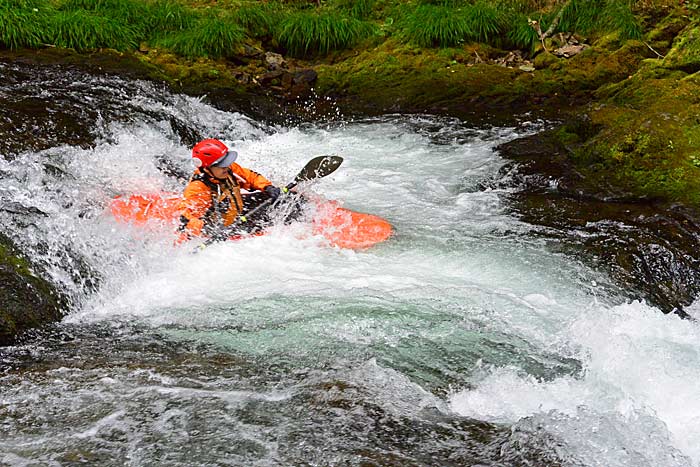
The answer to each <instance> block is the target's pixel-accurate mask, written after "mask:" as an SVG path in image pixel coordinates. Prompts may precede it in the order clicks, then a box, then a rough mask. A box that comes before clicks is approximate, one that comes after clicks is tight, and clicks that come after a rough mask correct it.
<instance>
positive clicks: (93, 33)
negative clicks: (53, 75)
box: [43, 11, 138, 52]
mask: <svg viewBox="0 0 700 467" xmlns="http://www.w3.org/2000/svg"><path fill="white" fill-rule="evenodd" d="M43 37H44V40H45V41H46V43H49V44H54V45H56V46H58V47H64V48H70V49H75V50H77V51H80V52H84V51H89V50H94V49H99V48H107V47H108V48H113V49H117V50H133V49H134V48H136V47H137V46H138V32H137V31H136V30H135V29H134V28H133V27H131V26H127V25H124V24H122V23H120V22H119V21H116V20H114V19H111V18H106V17H103V16H96V15H92V14H90V13H89V12H86V11H67V12H66V11H61V12H57V13H56V14H55V15H54V16H53V18H52V21H51V23H50V24H49V27H48V28H47V30H46V31H45V32H44V33H43Z"/></svg>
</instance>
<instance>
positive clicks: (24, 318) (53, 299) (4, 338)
mask: <svg viewBox="0 0 700 467" xmlns="http://www.w3.org/2000/svg"><path fill="white" fill-rule="evenodd" d="M63 302H64V300H63V299H62V297H61V295H60V294H59V293H58V292H57V291H56V290H55V289H54V288H53V286H52V285H51V284H50V283H48V282H47V281H46V280H44V279H42V278H40V277H38V276H37V275H36V274H35V273H34V272H33V270H32V267H31V265H30V264H29V262H28V261H27V260H26V259H24V258H23V257H22V256H21V255H19V253H18V252H17V250H16V249H15V247H14V246H13V245H12V242H11V241H10V240H9V239H8V238H7V237H5V236H4V235H2V234H0V345H8V344H11V343H12V342H14V341H15V339H16V337H17V336H18V335H20V334H21V333H22V332H24V331H26V330H28V329H31V328H37V327H40V326H43V325H46V324H49V323H51V322H55V321H58V320H60V319H61V316H62V312H61V310H62V306H63Z"/></svg>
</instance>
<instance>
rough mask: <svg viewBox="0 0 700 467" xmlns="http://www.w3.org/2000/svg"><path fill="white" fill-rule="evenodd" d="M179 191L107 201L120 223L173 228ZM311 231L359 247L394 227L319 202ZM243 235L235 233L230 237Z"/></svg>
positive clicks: (376, 218) (176, 221) (385, 236)
mask: <svg viewBox="0 0 700 467" xmlns="http://www.w3.org/2000/svg"><path fill="white" fill-rule="evenodd" d="M179 202H180V195H179V194H178V193H166V192H164V193H142V194H133V195H125V196H117V197H116V198H113V199H112V200H111V201H110V203H109V211H110V213H111V214H112V216H113V217H114V218H115V219H116V220H117V221H118V222H120V223H123V224H130V225H135V226H138V227H143V228H148V227H157V226H161V227H164V226H165V227H167V226H172V228H173V229H174V228H175V227H176V226H177V225H178V224H179V221H180V211H179V210H178V203H179ZM312 225H313V233H314V234H315V235H322V236H323V237H325V238H326V239H327V240H328V242H329V243H330V244H331V245H333V246H337V247H339V248H349V249H354V250H360V249H365V248H369V247H371V246H373V245H376V244H377V243H380V242H383V241H385V240H386V239H388V238H389V237H390V236H391V235H392V233H393V227H392V226H391V224H390V223H389V222H387V221H386V220H385V219H382V218H381V217H379V216H375V215H373V214H366V213H363V212H357V211H351V210H350V209H345V208H343V207H340V206H339V205H338V203H336V202H333V201H323V202H319V203H318V207H317V209H316V214H315V215H314V218H313V219H312ZM239 238H244V236H237V237H234V238H233V239H239Z"/></svg>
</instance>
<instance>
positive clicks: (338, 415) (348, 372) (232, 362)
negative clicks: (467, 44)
mask: <svg viewBox="0 0 700 467" xmlns="http://www.w3.org/2000/svg"><path fill="white" fill-rule="evenodd" d="M36 79H37V80H39V82H38V83H37V82H36V81H35V82H34V84H33V87H30V86H29V84H27V83H26V82H24V83H22V82H17V83H14V84H13V85H12V86H14V87H11V88H9V87H6V88H4V89H3V92H6V93H10V92H12V93H25V94H26V95H34V94H36V95H37V96H41V95H42V93H43V96H44V98H47V99H48V98H55V99H57V102H60V101H61V99H68V98H70V99H71V101H72V102H81V101H82V102H93V101H94V102H93V104H94V106H96V108H97V109H98V110H100V109H102V110H101V111H99V112H98V117H99V118H95V119H94V120H93V121H92V125H91V127H90V128H89V132H90V133H91V134H92V135H94V136H95V138H96V140H95V143H94V144H92V145H84V144H82V145H77V144H71V143H70V142H69V143H56V144H55V145H52V146H51V147H49V148H47V149H44V150H41V151H38V152H21V151H20V152H19V153H18V154H17V155H16V156H13V157H14V158H13V160H11V161H5V160H0V172H1V173H2V184H1V185H0V200H1V201H2V203H3V204H2V206H3V210H2V213H1V216H2V221H3V225H4V226H5V229H4V230H5V231H6V232H7V233H8V234H9V235H10V236H11V237H12V238H13V239H14V240H15V241H16V242H17V243H18V245H19V246H20V247H21V248H22V249H23V250H24V251H26V252H28V253H29V254H30V255H31V257H32V259H33V260H34V261H36V262H37V263H38V264H41V265H42V267H43V268H45V269H46V270H47V271H48V274H49V275H50V277H51V278H52V280H53V281H54V282H55V283H57V284H59V285H60V286H61V288H62V289H63V290H64V291H65V292H66V293H67V294H68V295H69V297H70V300H71V312H70V313H69V314H68V315H67V316H66V318H65V319H64V321H63V322H62V323H60V324H59V325H58V326H57V327H56V328H55V329H54V330H53V332H47V333H43V334H39V335H36V336H34V337H33V338H29V339H27V340H26V341H25V342H23V343H22V344H21V345H18V346H16V347H10V348H6V349H3V350H1V351H0V370H2V371H1V372H0V465H11V466H15V465H27V466H34V465H78V464H89V465H134V466H136V465H168V466H176V465H182V466H184V465H237V466H254V465H258V466H291V465H295V466H296V465H314V466H316V465H318V466H335V465H365V466H370V465H382V466H388V465H396V466H450V465H454V466H463V465H483V466H487V465H488V466H491V465H492V466H512V465H538V466H544V465H552V466H555V465H556V466H560V465H561V466H635V467H639V466H654V467H656V466H697V465H700V415H698V414H699V413H700V402H698V400H697V395H698V394H700V328H699V327H698V325H697V324H696V323H695V322H692V321H683V320H679V319H677V318H675V317H673V316H667V315H664V314H662V313H660V312H659V311H658V310H656V309H654V308H652V307H650V306H648V305H646V304H645V303H643V302H626V301H625V300H624V299H622V298H621V296H622V295H621V294H620V293H618V291H617V290H616V288H615V286H614V285H612V284H611V283H610V281H609V279H608V278H607V277H606V276H605V274H604V273H602V272H600V271H596V270H593V269H591V268H590V267H588V266H587V265H586V264H584V263H582V262H581V261H579V260H577V259H576V258H573V257H571V256H565V255H563V254H561V253H556V251H558V249H556V248H551V247H552V245H551V241H552V237H549V236H548V233H547V231H546V230H545V229H542V228H536V227H533V226H531V225H528V224H526V223H524V222H522V221H521V220H519V219H518V218H517V217H516V215H514V214H513V213H512V212H511V210H510V209H509V208H508V203H507V199H508V191H506V190H503V191H495V190H486V191H484V190H483V189H482V188H481V187H483V186H485V185H487V184H485V182H486V181H488V180H489V179H493V178H495V177H501V176H502V175H500V169H501V168H502V167H503V166H504V164H505V162H504V161H503V160H502V159H501V158H499V156H498V154H497V152H496V151H494V147H496V146H497V145H498V144H500V143H502V142H505V141H508V140H511V139H514V138H517V137H518V136H522V135H525V134H531V133H532V132H535V131H538V130H540V129H542V128H543V127H544V125H545V124H544V123H542V122H529V121H527V118H523V119H522V122H521V123H520V124H519V125H517V126H513V127H507V128H505V127H479V128H474V127H471V126H470V125H468V124H465V123H462V122H459V121H456V120H450V119H444V118H436V117H430V116H386V117H383V118H377V119H367V120H359V121H358V120H356V121H345V122H343V121H337V122H334V123H332V124H329V125H322V124H306V125H297V126H284V125H268V124H264V123H262V122H257V121H254V120H252V119H250V118H248V117H246V116H245V115H242V114H237V113H228V112H223V111H219V110H216V109H215V108H214V107H212V106H210V105H207V104H206V103H205V102H203V101H200V100H197V99H193V98H189V97H185V96H180V95H173V94H170V93H168V92H166V91H164V90H161V89H158V88H157V87H155V86H154V85H152V84H149V83H145V82H139V81H129V82H128V81H124V80H120V79H118V78H113V77H112V78H104V77H103V78H97V77H90V76H80V77H76V76H74V75H69V76H65V77H60V76H53V77H51V76H49V77H46V78H45V79H47V82H49V81H50V80H53V81H51V82H54V83H55V82H56V81H55V80H57V79H58V80H59V82H58V84H56V85H55V88H53V89H54V90H53V91H52V90H49V91H47V89H46V87H45V86H42V83H41V81H40V79H41V76H37V77H36ZM61 79H63V81H60V80H61ZM7 86H9V85H7ZM96 96H97V97H96ZM115 101H120V102H122V106H118V105H115V104H114V102H115ZM115 109H116V110H115ZM120 109H123V110H120ZM174 121H175V122H178V124H177V125H173V122H174ZM182 128H186V129H187V131H185V133H189V134H199V135H206V136H216V137H220V138H222V139H224V140H225V141H226V142H227V143H229V144H232V145H233V146H234V147H236V148H237V149H238V150H239V152H240V159H239V161H240V162H241V164H243V165H245V166H247V167H250V168H253V169H255V170H257V171H259V172H261V173H263V174H265V175H266V176H268V178H270V179H271V180H273V181H274V182H275V183H276V184H279V185H281V184H284V183H286V182H288V181H289V180H290V179H291V178H293V176H294V174H295V173H296V172H297V171H298V170H299V169H300V168H301V167H303V165H304V164H305V162H306V161H307V160H308V159H310V157H311V156H315V155H319V154H328V153H335V154H339V155H341V156H343V157H344V158H345V162H344V163H343V165H342V166H341V168H340V169H339V170H338V171H337V172H336V173H334V174H332V175H331V176H329V177H327V178H324V179H322V180H320V181H317V182H316V183H314V184H312V185H310V186H307V187H305V190H307V191H308V192H309V193H313V194H314V195H317V196H321V197H324V198H327V199H334V200H338V201H340V202H341V203H342V204H343V205H344V206H345V207H348V208H350V209H355V210H359V211H364V212H370V213H373V214H377V215H380V216H382V217H384V218H386V219H387V220H389V221H390V222H391V223H392V224H393V225H394V226H395V229H396V232H395V235H394V237H393V238H391V239H390V240H389V241H388V242H386V243H383V244H380V245H377V246H375V247H374V248H371V249H369V250H365V251H351V250H342V249H337V248H334V247H331V246H329V245H328V244H327V243H325V242H324V240H323V239H322V238H320V237H317V236H314V235H312V233H311V228H310V226H309V225H308V224H307V223H304V222H300V223H297V224H294V225H290V226H284V227H278V228H275V229H273V230H272V232H271V233H270V234H268V235H266V236H263V237H256V238H252V239H247V240H244V241H239V242H234V243H225V244H215V245H212V246H210V247H209V248H207V249H205V250H204V251H202V252H201V253H199V254H192V253H191V248H189V247H187V246H175V245H173V243H172V238H171V237H170V236H169V234H168V231H169V230H168V229H167V228H157V227H154V228H153V229H151V230H143V229H141V230H139V229H136V228H129V227H127V226H123V225H118V224H117V223H115V222H114V220H113V219H111V217H110V216H109V215H107V214H105V211H104V209H105V206H106V202H107V201H108V200H109V199H110V198H111V197H112V196H115V195H117V194H122V193H132V192H143V191H157V190H167V191H178V190H181V189H182V188H183V186H184V183H185V181H184V180H183V179H182V178H181V177H178V176H176V175H177V174H182V173H188V171H189V149H188V144H187V143H186V142H185V141H184V140H183V136H182V135H183V131H182ZM178 129H179V130H178ZM690 311H691V312H692V310H690Z"/></svg>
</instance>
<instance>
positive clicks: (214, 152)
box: [192, 139, 237, 167]
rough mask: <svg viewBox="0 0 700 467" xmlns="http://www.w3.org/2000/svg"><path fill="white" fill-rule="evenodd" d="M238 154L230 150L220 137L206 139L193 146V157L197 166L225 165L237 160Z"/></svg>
mask: <svg viewBox="0 0 700 467" xmlns="http://www.w3.org/2000/svg"><path fill="white" fill-rule="evenodd" d="M226 156H229V157H226ZM236 156H237V154H236V153H235V151H229V150H228V147H226V145H225V144H224V143H222V142H221V141H219V140H218V139H205V140H203V141H200V142H199V143H197V144H195V146H194V147H193V148H192V159H193V162H194V163H195V166H197V167H211V166H222V167H225V166H228V165H230V164H231V163H232V162H233V161H235V160H236Z"/></svg>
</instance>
